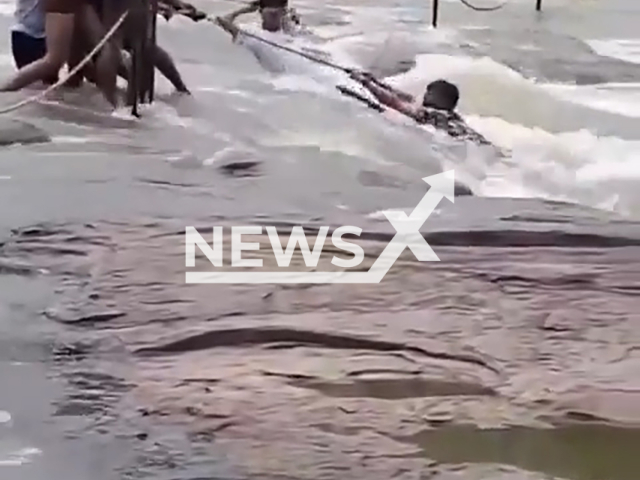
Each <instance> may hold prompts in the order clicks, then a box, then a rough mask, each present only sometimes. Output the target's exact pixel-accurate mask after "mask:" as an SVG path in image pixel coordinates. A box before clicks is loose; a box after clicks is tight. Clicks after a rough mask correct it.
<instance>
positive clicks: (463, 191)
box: [453, 182, 473, 197]
mask: <svg viewBox="0 0 640 480" xmlns="http://www.w3.org/2000/svg"><path fill="white" fill-rule="evenodd" d="M453 194H454V195H455V196H456V197H464V196H473V190H471V187H469V186H468V185H465V184H464V183H460V182H455V184H454V187H453Z"/></svg>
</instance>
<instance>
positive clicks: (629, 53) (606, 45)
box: [588, 39, 640, 63]
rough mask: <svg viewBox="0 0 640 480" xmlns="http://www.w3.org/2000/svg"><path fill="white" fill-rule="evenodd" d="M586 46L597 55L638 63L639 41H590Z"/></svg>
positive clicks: (639, 55)
mask: <svg viewBox="0 0 640 480" xmlns="http://www.w3.org/2000/svg"><path fill="white" fill-rule="evenodd" d="M588 44H589V46H590V47H591V48H592V49H593V50H594V51H595V52H596V53H597V54H598V55H602V56H605V57H611V58H617V59H618V60H624V61H625V62H630V63H640V39H601V40H590V41H589V42H588Z"/></svg>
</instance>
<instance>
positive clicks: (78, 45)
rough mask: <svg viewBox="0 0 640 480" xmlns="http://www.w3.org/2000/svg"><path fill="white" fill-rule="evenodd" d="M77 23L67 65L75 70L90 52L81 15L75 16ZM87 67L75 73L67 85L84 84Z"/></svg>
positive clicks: (72, 86) (74, 86)
mask: <svg viewBox="0 0 640 480" xmlns="http://www.w3.org/2000/svg"><path fill="white" fill-rule="evenodd" d="M75 17H76V18H75V25H74V28H73V40H72V43H71V52H70V53H69V61H68V62H67V65H68V67H69V71H71V70H73V69H74V68H75V67H76V66H77V65H78V64H79V63H80V62H81V61H82V59H83V58H84V56H85V55H86V54H87V53H89V51H88V50H87V48H86V47H87V43H86V41H85V38H84V35H83V32H82V25H81V23H80V22H81V18H80V15H76V16H75ZM85 71H86V67H85V68H83V69H81V70H80V71H79V72H78V73H76V74H75V75H73V76H72V77H70V78H69V80H68V81H67V86H69V87H71V88H77V87H79V86H80V85H82V82H83V81H84V78H85V75H84V73H85Z"/></svg>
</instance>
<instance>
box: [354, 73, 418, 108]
mask: <svg viewBox="0 0 640 480" xmlns="http://www.w3.org/2000/svg"><path fill="white" fill-rule="evenodd" d="M351 76H352V78H353V79H354V80H357V81H358V82H360V83H361V84H362V85H363V86H364V87H365V88H366V89H367V90H369V91H370V92H371V93H372V94H373V96H374V97H376V99H378V101H379V102H380V103H382V104H383V105H386V106H387V107H389V108H393V109H394V110H396V111H398V112H400V113H402V114H404V115H406V116H408V117H411V118H414V119H415V118H417V116H418V109H417V108H416V107H415V106H414V105H413V97H412V96H411V95H409V94H408V93H405V92H401V91H399V90H396V89H394V88H392V87H390V86H388V85H386V84H381V83H380V82H378V81H377V80H376V79H375V78H373V76H371V75H369V74H364V73H359V72H358V73H353V74H352V75H351Z"/></svg>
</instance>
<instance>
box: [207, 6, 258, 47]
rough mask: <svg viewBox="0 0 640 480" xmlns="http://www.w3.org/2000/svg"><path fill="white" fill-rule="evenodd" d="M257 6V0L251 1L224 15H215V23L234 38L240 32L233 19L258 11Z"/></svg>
mask: <svg viewBox="0 0 640 480" xmlns="http://www.w3.org/2000/svg"><path fill="white" fill-rule="evenodd" d="M258 8H259V2H258V1H255V2H252V3H251V4H249V5H248V6H246V7H242V8H240V9H238V10H236V11H235V12H231V13H230V14H228V15H225V16H224V17H216V23H217V24H218V25H219V26H220V27H222V29H223V30H225V31H226V32H227V33H229V34H230V35H231V36H232V37H233V39H234V40H235V38H236V37H237V36H238V33H239V32H240V30H239V29H238V27H237V26H236V24H235V21H236V20H237V18H238V17H239V16H240V15H246V14H247V13H253V12H256V11H258Z"/></svg>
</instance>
